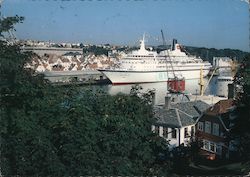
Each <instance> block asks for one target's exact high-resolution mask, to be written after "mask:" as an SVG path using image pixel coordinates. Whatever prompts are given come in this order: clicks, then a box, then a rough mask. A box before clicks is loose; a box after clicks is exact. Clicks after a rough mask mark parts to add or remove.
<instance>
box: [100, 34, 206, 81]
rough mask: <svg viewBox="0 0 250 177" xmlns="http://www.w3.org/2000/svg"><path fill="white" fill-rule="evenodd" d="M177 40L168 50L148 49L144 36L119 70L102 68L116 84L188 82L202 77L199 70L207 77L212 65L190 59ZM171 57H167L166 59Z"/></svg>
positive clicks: (120, 65)
mask: <svg viewBox="0 0 250 177" xmlns="http://www.w3.org/2000/svg"><path fill="white" fill-rule="evenodd" d="M181 49H182V48H181V45H180V44H178V43H177V40H176V39H174V40H173V44H172V46H171V49H167V50H168V51H161V52H160V53H157V52H156V51H152V50H146V48H145V37H143V39H142V40H140V49H139V50H135V51H132V52H131V53H129V54H127V55H126V56H125V57H124V58H122V59H121V60H120V63H119V64H118V66H117V67H113V68H107V69H101V70H99V71H101V72H102V73H103V74H104V75H106V76H107V77H108V78H109V79H110V80H111V82H112V83H113V84H129V83H149V82H164V81H167V80H168V78H173V77H174V74H175V76H176V77H178V75H181V76H182V77H184V78H185V79H197V78H199V77H200V68H201V67H202V68H203V76H204V77H205V76H207V74H208V72H209V70H210V68H211V64H210V63H209V62H205V61H203V60H202V59H200V58H197V57H194V56H188V55H187V54H186V53H185V52H183V51H182V50H181ZM166 54H168V56H166Z"/></svg>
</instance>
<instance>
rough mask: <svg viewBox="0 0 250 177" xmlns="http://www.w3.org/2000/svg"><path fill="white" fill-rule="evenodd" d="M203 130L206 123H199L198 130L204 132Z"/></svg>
mask: <svg viewBox="0 0 250 177" xmlns="http://www.w3.org/2000/svg"><path fill="white" fill-rule="evenodd" d="M203 129H204V123H203V122H198V130H200V131H203Z"/></svg>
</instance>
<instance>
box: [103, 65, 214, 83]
mask: <svg viewBox="0 0 250 177" xmlns="http://www.w3.org/2000/svg"><path fill="white" fill-rule="evenodd" d="M99 71H101V72H102V73H103V74H104V75H105V76H106V77H107V78H108V79H109V80H110V81H111V82H112V84H131V83H152V82H166V81H167V80H168V78H173V74H172V73H168V72H166V71H116V70H99ZM175 72H176V71H175ZM208 72H209V69H203V76H204V77H205V76H207V74H208ZM178 73H181V75H182V76H183V77H184V78H185V79H198V78H200V69H196V70H186V71H178Z"/></svg>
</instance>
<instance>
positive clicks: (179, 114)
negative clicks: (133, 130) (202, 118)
mask: <svg viewBox="0 0 250 177" xmlns="http://www.w3.org/2000/svg"><path fill="white" fill-rule="evenodd" d="M154 113H155V114H154V117H155V118H156V124H159V125H166V126H167V127H173V128H180V127H185V126H188V125H193V124H194V123H195V120H194V119H193V117H192V116H190V115H188V114H186V113H185V112H183V111H181V110H179V109H176V108H170V109H168V110H167V109H162V108H160V107H156V108H154Z"/></svg>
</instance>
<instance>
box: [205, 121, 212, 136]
mask: <svg viewBox="0 0 250 177" xmlns="http://www.w3.org/2000/svg"><path fill="white" fill-rule="evenodd" d="M205 132H206V133H211V122H209V121H205Z"/></svg>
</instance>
